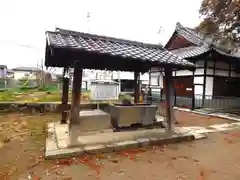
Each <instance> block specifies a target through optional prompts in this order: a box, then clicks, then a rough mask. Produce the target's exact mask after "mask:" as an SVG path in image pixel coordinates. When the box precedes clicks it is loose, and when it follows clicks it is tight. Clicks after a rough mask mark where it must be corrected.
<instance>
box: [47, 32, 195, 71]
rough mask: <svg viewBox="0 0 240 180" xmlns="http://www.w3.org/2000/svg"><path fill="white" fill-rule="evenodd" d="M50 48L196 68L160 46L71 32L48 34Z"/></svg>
mask: <svg viewBox="0 0 240 180" xmlns="http://www.w3.org/2000/svg"><path fill="white" fill-rule="evenodd" d="M46 37H47V41H48V46H50V47H51V48H58V49H59V48H61V49H67V50H74V51H78V52H85V53H86V52H87V53H93V54H100V55H108V56H112V57H114V56H115V57H120V58H122V59H132V60H138V61H149V62H154V63H155V64H159V65H174V66H179V67H185V69H187V68H189V69H191V68H193V69H194V68H195V66H194V64H192V63H190V62H188V61H187V60H185V59H183V58H179V57H178V56H176V55H175V54H173V53H171V52H169V51H167V50H166V49H164V48H163V47H162V46H160V45H153V44H145V43H140V42H135V41H128V40H122V39H116V38H110V37H104V36H98V35H92V34H86V33H80V32H75V31H69V30H62V29H57V30H56V32H49V31H48V32H46Z"/></svg>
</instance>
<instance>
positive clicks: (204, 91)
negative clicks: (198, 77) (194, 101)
mask: <svg viewBox="0 0 240 180" xmlns="http://www.w3.org/2000/svg"><path fill="white" fill-rule="evenodd" d="M206 74H207V59H206V58H205V60H204V74H203V94H202V107H203V108H204V105H205V94H206V82H207V81H206V78H207V77H206Z"/></svg>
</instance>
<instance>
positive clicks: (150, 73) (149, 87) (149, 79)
mask: <svg viewBox="0 0 240 180" xmlns="http://www.w3.org/2000/svg"><path fill="white" fill-rule="evenodd" d="M148 74H149V77H148V91H147V92H148V94H147V103H150V104H152V95H151V94H152V93H151V79H152V71H151V69H150V70H149V73H148Z"/></svg>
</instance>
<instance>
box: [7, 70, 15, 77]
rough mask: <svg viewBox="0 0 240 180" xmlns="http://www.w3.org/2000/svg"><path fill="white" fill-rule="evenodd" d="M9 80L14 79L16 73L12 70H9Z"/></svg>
mask: <svg viewBox="0 0 240 180" xmlns="http://www.w3.org/2000/svg"><path fill="white" fill-rule="evenodd" d="M7 78H14V71H13V70H11V69H8V70H7Z"/></svg>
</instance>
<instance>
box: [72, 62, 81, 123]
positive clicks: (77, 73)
mask: <svg viewBox="0 0 240 180" xmlns="http://www.w3.org/2000/svg"><path fill="white" fill-rule="evenodd" d="M82 72H83V69H82V67H81V65H80V64H78V63H75V65H74V73H73V82H72V83H73V84H72V106H71V118H70V124H78V123H80V122H79V112H80V97H81V89H82Z"/></svg>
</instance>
